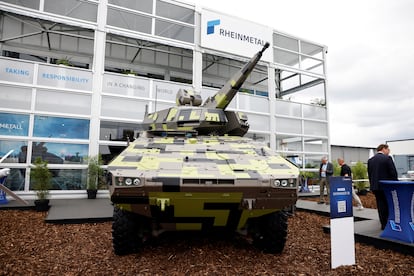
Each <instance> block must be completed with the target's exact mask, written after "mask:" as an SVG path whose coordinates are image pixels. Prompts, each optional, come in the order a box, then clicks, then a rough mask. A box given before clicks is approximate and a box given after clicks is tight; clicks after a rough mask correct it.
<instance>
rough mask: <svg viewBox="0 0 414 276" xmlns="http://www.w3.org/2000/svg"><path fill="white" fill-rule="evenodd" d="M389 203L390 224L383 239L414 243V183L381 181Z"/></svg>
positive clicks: (383, 232) (388, 223)
mask: <svg viewBox="0 0 414 276" xmlns="http://www.w3.org/2000/svg"><path fill="white" fill-rule="evenodd" d="M381 185H382V187H383V190H384V192H385V196H386V198H387V203H388V212H389V214H388V222H387V225H386V226H385V229H384V231H382V233H381V235H380V236H381V237H383V238H389V239H395V240H400V241H404V242H407V243H414V182H413V181H381Z"/></svg>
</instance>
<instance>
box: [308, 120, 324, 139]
mask: <svg viewBox="0 0 414 276" xmlns="http://www.w3.org/2000/svg"><path fill="white" fill-rule="evenodd" d="M304 133H305V134H306V135H317V136H328V124H327V123H325V122H314V121H306V120H305V121H304Z"/></svg>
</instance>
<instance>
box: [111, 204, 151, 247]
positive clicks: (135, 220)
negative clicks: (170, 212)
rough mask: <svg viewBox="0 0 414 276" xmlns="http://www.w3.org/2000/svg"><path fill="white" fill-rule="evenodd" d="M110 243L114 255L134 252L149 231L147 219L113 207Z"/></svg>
mask: <svg viewBox="0 0 414 276" xmlns="http://www.w3.org/2000/svg"><path fill="white" fill-rule="evenodd" d="M113 219H114V220H113V223H112V243H113V247H114V251H115V254H116V255H126V254H130V253H135V252H137V251H138V249H139V248H140V247H141V246H142V244H143V241H144V240H145V239H146V238H147V237H148V235H149V233H151V232H150V224H149V222H148V221H149V220H148V219H146V218H145V217H142V216H139V215H136V214H134V213H131V212H128V211H124V210H121V209H119V208H118V207H115V208H114V217H113Z"/></svg>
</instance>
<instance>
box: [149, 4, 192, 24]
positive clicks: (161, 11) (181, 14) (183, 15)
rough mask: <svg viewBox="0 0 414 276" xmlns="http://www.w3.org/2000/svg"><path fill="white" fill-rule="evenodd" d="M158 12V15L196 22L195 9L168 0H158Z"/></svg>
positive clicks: (186, 21)
mask: <svg viewBox="0 0 414 276" xmlns="http://www.w3.org/2000/svg"><path fill="white" fill-rule="evenodd" d="M156 14H157V15H158V16H162V17H166V18H170V19H174V20H177V21H181V22H185V23H190V24H194V10H192V9H188V8H184V7H180V6H177V5H174V4H170V3H167V2H162V1H157V11H156Z"/></svg>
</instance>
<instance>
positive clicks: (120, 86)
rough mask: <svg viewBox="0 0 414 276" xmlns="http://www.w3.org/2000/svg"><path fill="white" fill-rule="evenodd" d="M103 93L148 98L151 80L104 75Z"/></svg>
mask: <svg viewBox="0 0 414 276" xmlns="http://www.w3.org/2000/svg"><path fill="white" fill-rule="evenodd" d="M102 92H104V93H110V94H117V95H124V96H133V97H146V98H148V97H149V80H148V79H141V78H137V77H134V76H127V75H124V76H122V75H119V74H118V75H113V74H104V78H103V85H102Z"/></svg>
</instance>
